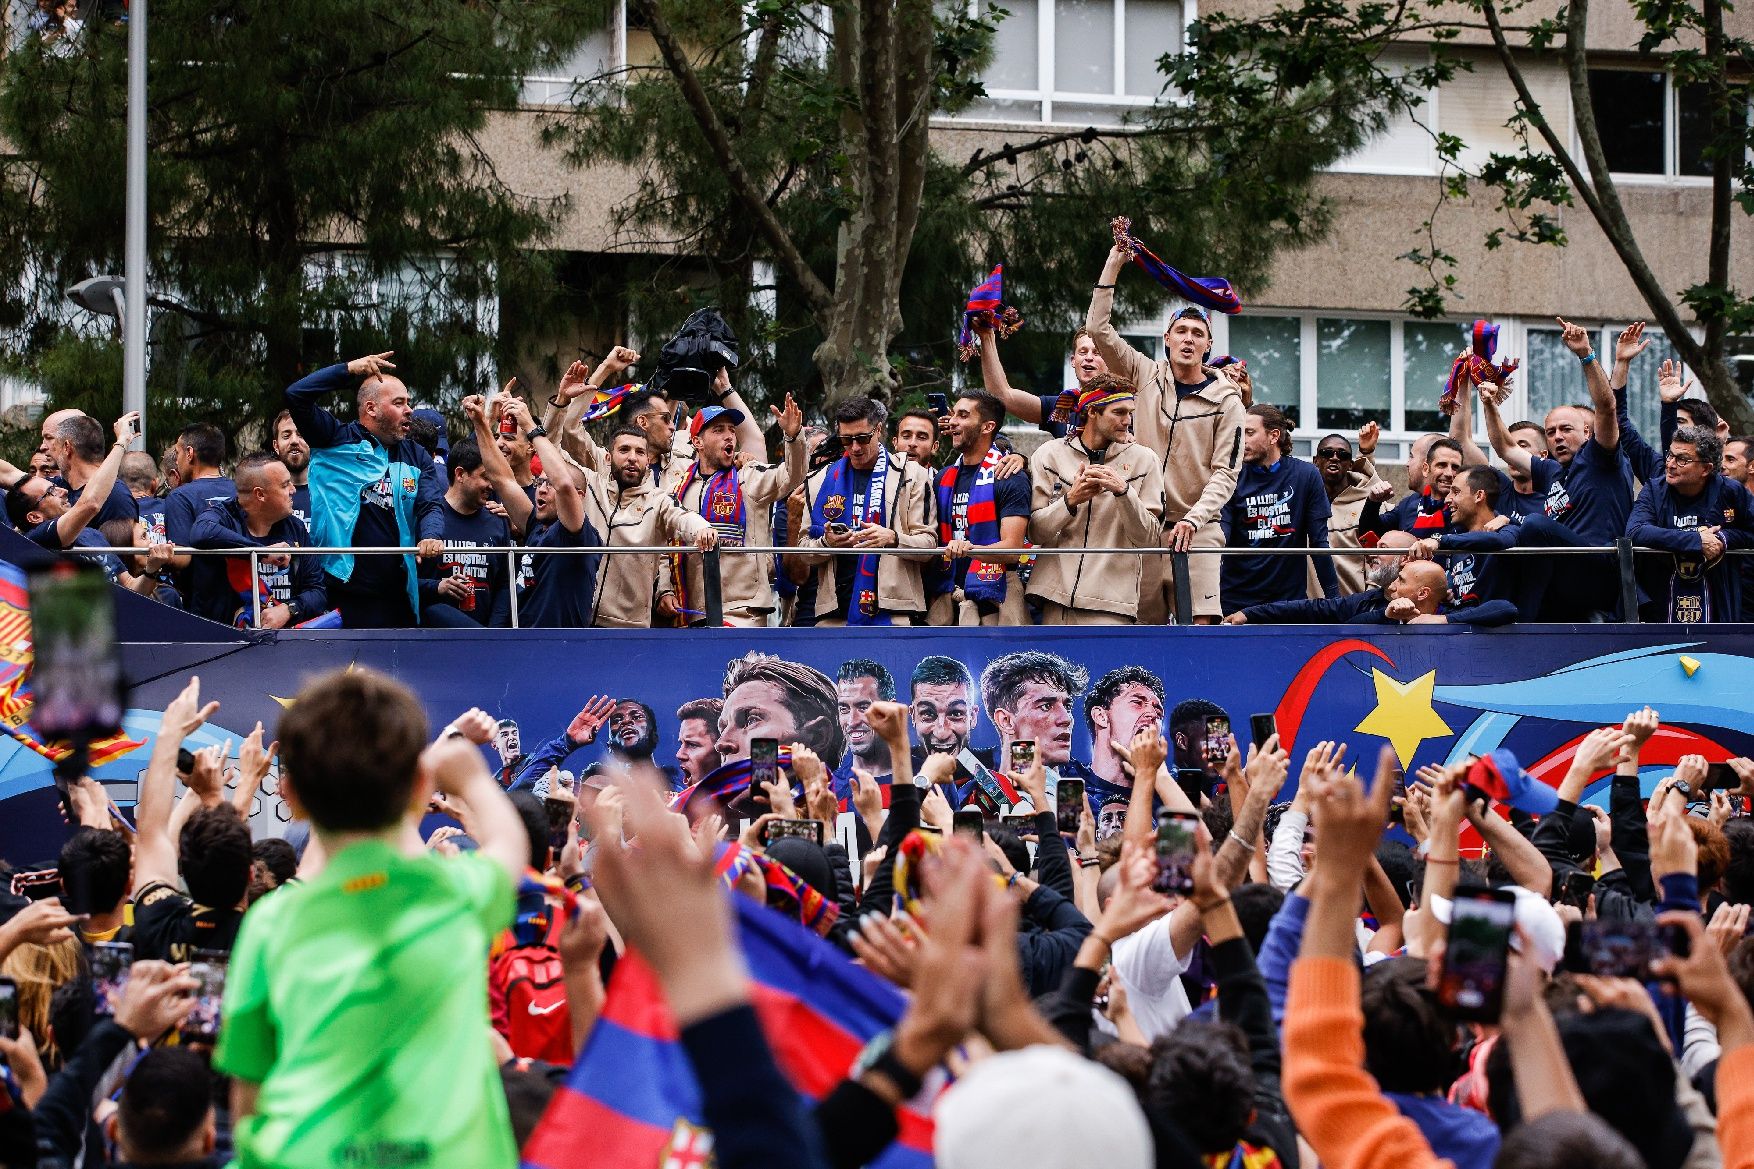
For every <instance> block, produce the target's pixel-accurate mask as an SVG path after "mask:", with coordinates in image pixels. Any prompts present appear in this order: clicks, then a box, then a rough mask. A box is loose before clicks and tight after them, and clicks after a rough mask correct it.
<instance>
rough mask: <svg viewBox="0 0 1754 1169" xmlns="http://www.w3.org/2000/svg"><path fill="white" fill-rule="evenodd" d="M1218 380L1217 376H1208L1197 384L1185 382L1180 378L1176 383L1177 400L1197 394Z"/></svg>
mask: <svg viewBox="0 0 1754 1169" xmlns="http://www.w3.org/2000/svg"><path fill="white" fill-rule="evenodd" d="M1217 380H1218V378H1217V375H1215V374H1207V375H1206V376H1205V377H1204V378H1203V379H1201V380H1200V381H1197V382H1184V381H1182V380H1180V379H1179V378H1178V379H1177V380H1176V383H1175V396H1176V397H1177V398H1185V397H1187V396H1188V395H1189V394H1197V393H1199V392H1200V391H1201V390H1203V389H1205V388H1206V387H1207V386H1209V385H1211V384H1212V383H1213V382H1215V381H1217Z"/></svg>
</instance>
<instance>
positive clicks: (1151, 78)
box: [960, 0, 1186, 126]
mask: <svg viewBox="0 0 1754 1169" xmlns="http://www.w3.org/2000/svg"><path fill="white" fill-rule="evenodd" d="M971 3H973V4H974V5H975V6H976V7H975V9H974V10H975V11H978V12H982V13H985V12H990V11H991V10H993V9H995V8H1001V9H1003V10H1004V11H1005V12H1007V13H1008V14H1009V15H1007V16H1005V17H1004V18H1003V19H1002V20H1000V21H999V25H998V31H997V33H995V34H994V37H993V55H992V61H991V62H990V63H989V64H988V66H987V69H986V72H985V73H984V74H983V75H982V77H981V80H982V82H983V83H984V84H985V86H986V90H987V96H986V97H985V98H984V99H982V100H980V101H977V102H975V103H974V104H973V105H972V106H970V107H969V108H968V110H967V111H965V112H964V113H963V114H962V115H960V116H961V117H962V118H965V119H973V120H979V121H1002V122H1031V123H1063V124H1069V125H1093V126H1116V125H1119V124H1120V123H1121V120H1122V119H1123V117H1124V116H1125V115H1126V113H1127V111H1128V110H1130V109H1139V108H1143V107H1147V106H1150V105H1151V104H1152V103H1153V102H1154V101H1156V99H1157V97H1158V95H1159V94H1160V93H1161V91H1162V89H1163V84H1164V78H1163V75H1162V74H1161V73H1159V72H1158V70H1157V62H1158V59H1159V58H1161V57H1163V56H1166V55H1169V54H1174V53H1179V52H1181V51H1182V29H1183V26H1184V25H1185V23H1186V17H1185V15H1184V13H1183V9H1182V4H1181V0H971Z"/></svg>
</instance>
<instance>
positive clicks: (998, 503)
mask: <svg viewBox="0 0 1754 1169" xmlns="http://www.w3.org/2000/svg"><path fill="white" fill-rule="evenodd" d="M979 471H980V465H979V464H978V463H977V464H976V465H975V466H972V467H971V466H969V465H968V464H967V463H958V464H957V465H956V484H955V486H953V487H952V488H951V489H950V527H951V531H952V532H954V533H955V535H956V537H957V538H958V539H967V538H968V533H967V530H966V529H967V515H968V492H969V489H970V488H971V487H973V486H974V479H975V475H976V474H977V473H978V472H979ZM1031 490H1032V488H1031V486H1030V480H1029V476H1028V475H1024V474H1021V473H1019V474H1016V475H1012V476H1010V477H1008V478H1005V479H994V480H993V509H994V511H995V512H996V513H997V516H998V518H999V520H1000V521H1003V520H1005V519H1006V518H1007V517H1016V516H1021V517H1023V518H1024V519H1026V520H1027V519H1028V518H1029V511H1030V508H1029V503H1030V493H1031ZM971 563H973V562H972V561H967V560H965V561H963V562H962V576H961V577H958V578H957V581H956V584H957V586H958V587H961V585H962V583H963V581H962V577H966V576H967V575H968V567H969V565H970V564H971Z"/></svg>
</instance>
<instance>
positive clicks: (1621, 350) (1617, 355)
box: [1614, 321, 1650, 363]
mask: <svg viewBox="0 0 1754 1169" xmlns="http://www.w3.org/2000/svg"><path fill="white" fill-rule="evenodd" d="M1648 348H1650V341H1649V339H1647V338H1645V336H1644V322H1643V321H1633V322H1632V323H1631V324H1630V325H1627V326H1626V327H1625V328H1624V329H1621V330H1620V336H1619V337H1618V338H1617V339H1616V340H1615V341H1614V360H1615V362H1616V363H1618V362H1622V361H1631V360H1632V359H1633V358H1634V357H1637V356H1638V355H1639V354H1640V353H1643V352H1644V351H1645V350H1646V349H1648Z"/></svg>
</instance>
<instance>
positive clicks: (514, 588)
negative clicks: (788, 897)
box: [505, 552, 518, 629]
mask: <svg viewBox="0 0 1754 1169" xmlns="http://www.w3.org/2000/svg"><path fill="white" fill-rule="evenodd" d="M505 566H506V580H508V581H510V582H511V584H510V585H509V586H508V588H507V590H506V591H507V593H508V594H509V595H508V597H507V599H508V600H510V601H511V608H512V628H513V629H516V628H518V554H517V553H516V552H507V553H506V554H505Z"/></svg>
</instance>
